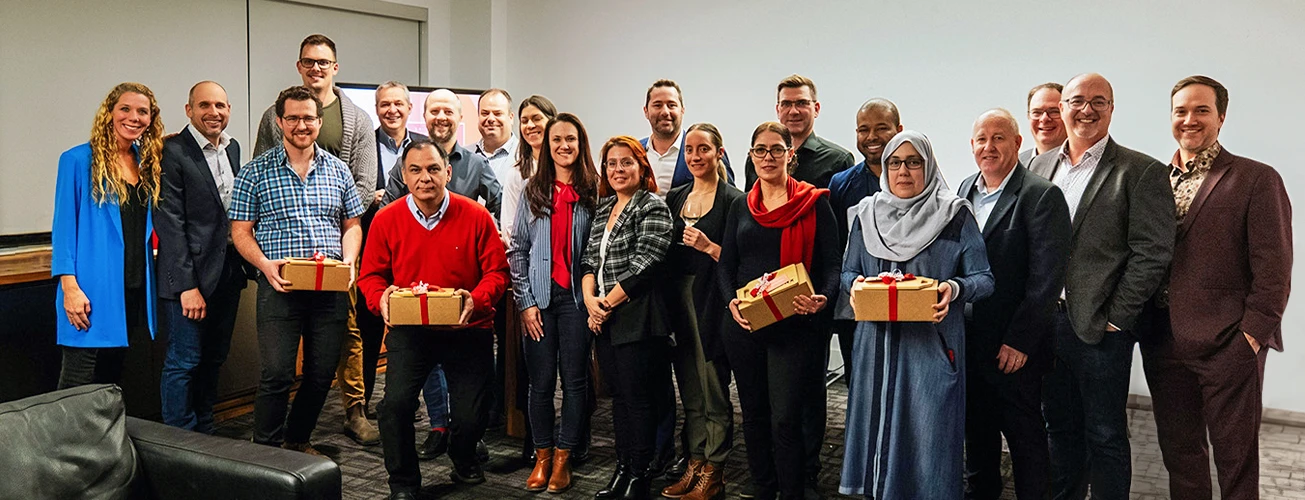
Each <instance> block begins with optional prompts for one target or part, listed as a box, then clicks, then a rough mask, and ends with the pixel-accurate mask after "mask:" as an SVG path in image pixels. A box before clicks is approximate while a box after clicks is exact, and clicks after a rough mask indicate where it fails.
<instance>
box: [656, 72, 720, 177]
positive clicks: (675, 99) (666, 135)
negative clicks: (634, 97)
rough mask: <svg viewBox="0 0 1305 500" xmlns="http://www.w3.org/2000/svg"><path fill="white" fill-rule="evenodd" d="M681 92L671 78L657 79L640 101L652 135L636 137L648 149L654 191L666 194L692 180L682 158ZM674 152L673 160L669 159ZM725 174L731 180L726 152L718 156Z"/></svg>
mask: <svg viewBox="0 0 1305 500" xmlns="http://www.w3.org/2000/svg"><path fill="white" fill-rule="evenodd" d="M683 96H684V95H683V94H681V93H680V85H679V84H677V83H675V82H674V81H672V80H657V81H656V82H653V84H652V87H649V88H648V92H647V94H646V95H645V96H644V101H643V115H644V117H646V118H648V125H650V126H652V135H650V136H648V137H644V138H643V139H640V140H639V144H641V145H643V149H644V150H645V151H647V152H648V163H649V164H651V165H652V168H653V175H654V176H655V177H656V179H657V194H659V195H661V196H663V197H665V196H666V193H669V192H671V188H674V187H678V186H682V185H684V184H688V183H690V182H693V174H692V173H690V172H689V164H688V163H686V162H685V161H684V136H685V133H684V131H683V130H684V129H683V127H682V125H683V124H684V97H683ZM671 155H675V156H674V163H673V164H672V162H671V159H672V156H671ZM721 161H724V162H725V174H726V175H728V176H729V182H730V184H734V170H733V169H731V168H730V157H729V155H723V156H721Z"/></svg>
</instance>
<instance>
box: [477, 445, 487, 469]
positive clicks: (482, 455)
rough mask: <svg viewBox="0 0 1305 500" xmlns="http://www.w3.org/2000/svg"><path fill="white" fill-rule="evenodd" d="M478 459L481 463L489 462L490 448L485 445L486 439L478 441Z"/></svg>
mask: <svg viewBox="0 0 1305 500" xmlns="http://www.w3.org/2000/svg"><path fill="white" fill-rule="evenodd" d="M476 460H479V461H480V463H482V464H483V463H488V462H489V448H488V447H486V446H485V440H484V439H482V440H480V441H476Z"/></svg>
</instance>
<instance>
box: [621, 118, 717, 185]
mask: <svg viewBox="0 0 1305 500" xmlns="http://www.w3.org/2000/svg"><path fill="white" fill-rule="evenodd" d="M688 135H689V133H688V132H681V133H680V150H679V152H680V157H679V158H677V159H676V160H675V174H674V175H672V176H671V185H669V186H657V191H658V192H661V193H666V192H669V191H670V190H671V189H674V188H677V187H680V186H683V185H685V184H688V183H690V182H693V173H692V172H689V164H688V163H687V162H685V161H684V139H685V138H686V137H688ZM650 140H651V138H650V137H644V138H643V139H639V144H640V145H641V146H643V149H644V150H647V149H648V147H649V146H648V141H650ZM720 161H722V162H724V163H725V175H726V176H728V177H729V183H730V185H731V186H732V185H734V169H732V168H730V155H729V153H724V154H722V155H721V157H720Z"/></svg>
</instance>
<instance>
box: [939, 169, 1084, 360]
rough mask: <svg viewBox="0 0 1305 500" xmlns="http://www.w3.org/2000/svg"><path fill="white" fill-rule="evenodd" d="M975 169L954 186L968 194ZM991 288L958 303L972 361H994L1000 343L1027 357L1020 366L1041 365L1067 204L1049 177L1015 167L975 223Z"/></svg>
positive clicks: (1062, 259) (1064, 254)
mask: <svg viewBox="0 0 1305 500" xmlns="http://www.w3.org/2000/svg"><path fill="white" fill-rule="evenodd" d="M979 175H980V174H977V173H976V174H974V175H972V176H970V177H969V178H967V179H965V180H964V181H961V184H960V186H959V188H960V189H958V190H957V193H959V194H960V195H961V196H963V197H965V198H966V199H969V198H970V195H971V194H973V192H974V190H976V189H977V186H976V185H975V184H976V183H977V182H979ZM981 230H982V231H983V241H984V244H985V245H986V246H987V248H988V255H989V256H991V257H992V258H990V259H988V264H989V266H990V267H991V268H992V275H993V277H994V278H995V279H996V288H995V290H993V293H992V295H989V296H988V298H985V299H982V300H979V301H976V302H974V303H972V304H966V315H965V319H966V324H965V342H966V346H967V348H966V353H967V354H968V355H969V358H970V362H971V363H975V364H974V365H972V366H987V365H994V364H995V363H996V359H995V358H996V357H997V352H998V351H999V350H1000V349H1001V346H1002V344H1005V345H1009V346H1010V347H1011V348H1013V349H1015V350H1017V351H1020V352H1022V353H1024V354H1026V355H1028V356H1029V362H1028V363H1027V364H1026V366H1030V367H1035V368H1037V369H1041V368H1046V367H1047V366H1048V365H1047V364H1046V363H1045V362H1044V360H1050V359H1051V357H1050V356H1046V355H1045V354H1046V353H1048V352H1050V351H1049V350H1048V349H1047V348H1049V347H1050V346H1051V342H1050V340H1051V339H1050V337H1049V333H1048V332H1050V331H1051V327H1052V321H1053V320H1054V318H1055V311H1056V309H1055V307H1056V298H1057V297H1058V296H1059V295H1060V289H1061V288H1063V287H1064V286H1065V267H1066V265H1067V264H1068V260H1069V239H1070V237H1069V234H1070V222H1069V207H1068V206H1066V205H1065V195H1064V194H1063V193H1061V191H1060V188H1058V187H1056V185H1055V184H1052V183H1051V181H1049V180H1046V179H1043V178H1041V177H1038V176H1036V175H1030V174H1029V171H1028V169H1026V168H1024V165H1016V166H1015V170H1013V171H1012V172H1011V174H1010V180H1009V181H1006V187H1005V188H1004V189H1002V192H1001V195H1000V197H998V198H997V204H996V205H994V206H993V207H992V213H991V214H989V215H988V220H987V222H986V223H985V224H984V226H983V227H982V228H981Z"/></svg>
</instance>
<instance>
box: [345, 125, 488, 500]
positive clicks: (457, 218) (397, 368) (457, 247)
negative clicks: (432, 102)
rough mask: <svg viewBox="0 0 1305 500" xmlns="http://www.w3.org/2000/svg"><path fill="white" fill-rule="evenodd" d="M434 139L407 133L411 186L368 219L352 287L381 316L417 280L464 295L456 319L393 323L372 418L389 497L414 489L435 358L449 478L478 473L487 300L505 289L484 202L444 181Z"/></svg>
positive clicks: (444, 158)
mask: <svg viewBox="0 0 1305 500" xmlns="http://www.w3.org/2000/svg"><path fill="white" fill-rule="evenodd" d="M441 147H442V146H438V145H437V144H433V143H430V142H415V143H411V144H409V145H408V146H407V147H406V148H404V151H403V155H402V157H401V158H402V161H403V169H402V172H403V177H404V180H405V182H406V183H407V187H408V191H409V194H408V195H406V196H404V197H403V198H402V199H400V200H399V201H398V202H396V203H393V204H391V205H389V206H387V207H385V208H384V209H382V210H381V211H380V212H379V213H377V214H376V218H375V219H374V220H373V221H372V228H371V230H372V232H371V234H370V235H369V236H368V240H369V241H368V245H367V248H368V251H367V255H366V258H365V259H364V261H363V274H362V277H361V278H360V280H359V288H360V289H361V290H362V294H363V297H364V298H365V299H366V302H367V307H368V308H369V309H371V310H372V312H374V313H376V314H378V315H380V316H381V317H382V318H384V319H385V321H386V323H387V324H388V323H389V321H390V320H389V318H390V311H389V307H390V294H392V293H393V292H394V291H395V290H398V289H399V287H400V285H402V286H405V287H407V286H412V285H410V283H416V282H425V283H428V284H429V285H430V286H432V287H438V288H444V289H451V290H454V291H455V293H456V294H457V295H460V296H461V297H462V300H463V308H462V315H461V316H460V318H459V320H458V325H455V326H451V327H425V326H402V325H391V330H390V334H389V336H388V338H387V339H386V346H387V347H388V354H387V357H388V365H387V370H386V377H387V378H386V385H385V400H384V401H383V402H382V403H381V407H380V417H381V430H382V431H383V438H382V440H381V441H382V444H383V446H384V451H385V469H386V471H388V472H389V474H390V479H389V483H390V492H391V494H390V498H391V499H395V500H412V499H415V498H416V494H417V492H418V491H419V490H420V489H421V469H420V467H419V466H418V462H417V451H416V449H415V443H416V438H415V434H414V432H413V428H412V414H413V412H414V411H416V409H417V395H418V394H419V393H420V392H421V391H422V387H423V386H424V385H425V384H426V381H427V377H428V376H429V374H430V372H431V370H432V368H433V367H434V366H435V365H437V364H442V365H443V366H444V367H445V368H446V371H445V374H446V376H447V377H448V383H449V396H450V400H451V404H450V409H451V410H452V413H453V415H452V418H451V419H450V424H451V426H452V427H451V429H450V433H451V438H450V443H449V458H451V459H452V461H453V474H452V477H453V480H454V481H456V482H459V483H466V484H478V483H483V482H485V475H484V473H483V472H482V471H481V468H480V463H479V461H478V460H477V457H476V443H477V442H478V441H479V440H480V438H481V436H482V435H483V434H484V432H485V420H486V417H487V415H488V412H489V401H488V390H489V384H490V380H491V378H492V377H493V370H494V368H493V366H494V347H493V344H494V338H493V332H492V331H491V329H492V328H493V322H494V304H496V303H498V301H499V298H500V297H501V296H502V295H503V292H505V291H506V290H507V283H508V263H507V253H506V252H505V250H504V249H503V242H502V240H500V239H499V237H498V230H497V228H496V227H495V226H494V218H493V217H492V216H491V215H490V214H489V212H488V211H487V210H486V209H485V208H484V207H482V206H480V205H478V204H477V203H476V202H475V201H473V200H471V199H468V198H466V197H463V196H460V195H458V194H455V193H453V192H451V191H449V190H448V189H447V185H448V183H449V181H450V179H451V175H450V170H449V157H448V154H446V153H445V152H444V151H443V150H442V149H441Z"/></svg>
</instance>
